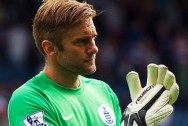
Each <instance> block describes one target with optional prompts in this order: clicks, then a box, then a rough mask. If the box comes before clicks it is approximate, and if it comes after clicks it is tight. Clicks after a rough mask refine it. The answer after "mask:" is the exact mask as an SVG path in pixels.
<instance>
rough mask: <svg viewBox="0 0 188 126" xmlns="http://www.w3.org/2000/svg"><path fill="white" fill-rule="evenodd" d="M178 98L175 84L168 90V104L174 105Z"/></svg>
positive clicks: (177, 89) (177, 87) (177, 88)
mask: <svg viewBox="0 0 188 126" xmlns="http://www.w3.org/2000/svg"><path fill="white" fill-rule="evenodd" d="M178 96H179V86H178V84H177V83H174V84H173V85H172V86H171V88H170V100H169V104H171V105H172V104H174V102H175V101H176V100H177V98H178Z"/></svg>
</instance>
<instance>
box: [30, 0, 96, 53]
mask: <svg viewBox="0 0 188 126" xmlns="http://www.w3.org/2000/svg"><path fill="white" fill-rule="evenodd" d="M95 16H96V11H95V9H94V8H93V6H92V5H90V4H88V3H86V2H83V3H81V2H78V1H76V0H45V1H43V3H42V5H41V6H40V7H39V9H38V11H37V13H36V15H35V17H34V21H33V36H34V39H35V43H36V46H37V48H38V50H39V51H40V52H42V53H43V54H44V55H45V53H44V50H43V49H42V41H43V40H45V39H46V40H50V41H51V42H53V43H54V44H56V45H57V46H59V44H60V41H61V39H62V37H63V35H64V33H65V32H66V30H67V29H68V28H70V27H71V26H73V25H74V24H76V23H78V22H79V21H81V20H85V19H88V18H93V17H95Z"/></svg>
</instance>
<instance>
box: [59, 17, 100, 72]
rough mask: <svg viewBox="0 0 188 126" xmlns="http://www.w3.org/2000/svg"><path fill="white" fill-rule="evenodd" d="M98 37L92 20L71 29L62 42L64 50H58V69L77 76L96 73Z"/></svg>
mask: <svg viewBox="0 0 188 126" xmlns="http://www.w3.org/2000/svg"><path fill="white" fill-rule="evenodd" d="M96 36H97V32H96V29H95V26H94V24H93V20H92V19H91V18H90V19H87V20H83V21H81V22H80V23H79V24H78V25H75V26H74V27H72V28H69V29H68V31H67V33H66V35H65V37H64V38H63V40H62V42H61V44H62V46H63V50H62V51H60V50H58V54H57V63H58V67H59V68H58V69H60V70H62V71H64V72H65V71H67V72H71V73H74V74H77V75H88V74H92V73H94V72H95V71H96V66H95V57H96V53H97V52H98V48H97V46H96V45H95V38H96Z"/></svg>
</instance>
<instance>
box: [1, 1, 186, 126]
mask: <svg viewBox="0 0 188 126" xmlns="http://www.w3.org/2000/svg"><path fill="white" fill-rule="evenodd" d="M79 1H81V0H79ZM86 1H87V2H88V3H91V4H93V5H94V8H95V9H96V10H97V12H98V16H97V17H96V18H95V19H94V22H95V25H96V28H97V31H98V34H99V36H98V38H97V41H96V43H97V45H98V47H99V53H98V55H97V72H96V73H95V74H93V75H90V76H88V77H93V78H97V79H101V80H104V81H105V82H107V83H108V84H109V85H110V86H111V88H112V89H113V90H114V91H115V93H116V94H117V95H118V98H119V100H120V105H121V108H122V111H123V109H124V108H125V107H126V105H127V104H128V103H129V102H130V94H129V91H128V87H127V84H126V79H125V77H126V74H127V73H128V72H129V71H131V70H135V71H137V72H138V73H139V75H140V79H141V82H142V84H143V86H144V85H145V82H146V77H147V65H148V64H149V63H156V64H164V65H166V66H168V68H169V69H170V70H171V71H172V72H173V73H174V74H175V75H176V80H177V83H178V84H179V86H180V96H179V99H178V100H177V102H176V103H175V105H174V106H175V110H174V113H173V114H172V115H171V116H170V117H168V118H167V119H166V120H164V121H163V122H162V123H161V124H160V125H161V126H171V125H173V126H180V125H181V126H186V125H187V124H188V107H187V106H188V98H187V96H188V1H187V0H86ZM41 2H42V0H3V1H2V0H1V1H0V126H8V124H7V104H8V101H9V99H10V96H11V94H12V92H13V91H14V90H15V89H16V88H17V87H18V86H20V85H21V84H23V83H24V82H25V81H27V80H28V79H30V78H31V77H32V76H34V75H35V74H37V73H38V72H39V71H40V70H42V66H43V64H44V59H43V56H42V55H41V54H40V53H39V52H38V51H37V49H36V47H35V44H34V40H33V36H32V20H33V17H34V15H35V12H36V11H37V8H38V7H39V6H40V5H41ZM15 109H16V108H15Z"/></svg>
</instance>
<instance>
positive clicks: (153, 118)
mask: <svg viewBox="0 0 188 126" xmlns="http://www.w3.org/2000/svg"><path fill="white" fill-rule="evenodd" d="M172 112H173V107H172V106H171V105H169V104H167V105H165V106H164V107H163V108H161V109H160V110H159V111H157V112H156V113H154V114H153V113H150V112H149V111H148V112H146V117H145V120H146V124H147V126H157V125H158V124H159V122H161V120H163V119H164V118H166V117H168V116H169V115H170V114H171V113H172Z"/></svg>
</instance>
